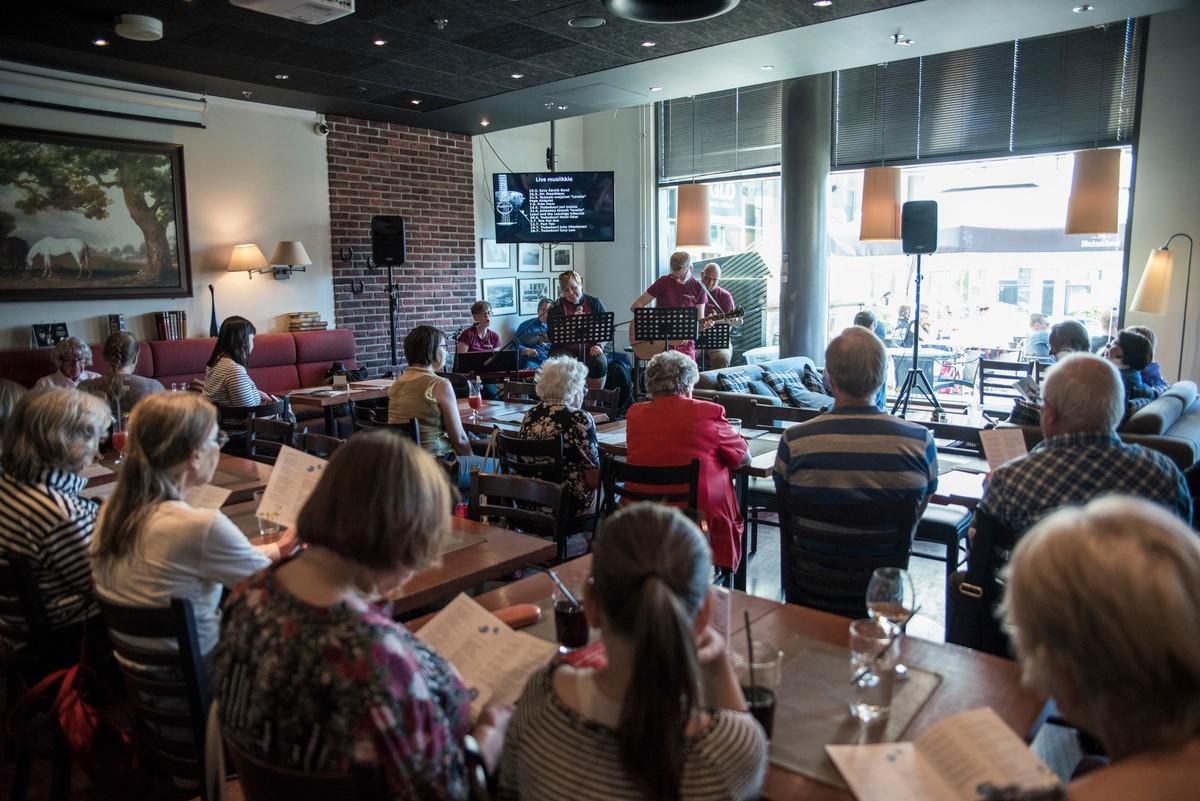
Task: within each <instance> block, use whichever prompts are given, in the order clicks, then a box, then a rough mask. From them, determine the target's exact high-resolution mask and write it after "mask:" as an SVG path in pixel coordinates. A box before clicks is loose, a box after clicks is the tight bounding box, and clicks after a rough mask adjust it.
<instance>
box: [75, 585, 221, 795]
mask: <svg viewBox="0 0 1200 801" xmlns="http://www.w3.org/2000/svg"><path fill="white" fill-rule="evenodd" d="M98 600H99V602H100V611H101V612H102V613H103V614H104V622H105V623H106V624H107V626H108V631H109V634H110V635H111V639H112V643H113V651H115V652H116V654H117V655H118V656H119V657H121V659H122V660H124V661H121V663H120V664H121V673H122V674H124V676H125V686H126V688H127V689H128V691H129V701H130V703H131V704H132V706H133V714H134V719H135V721H136V723H137V732H138V740H139V744H140V745H142V746H144V751H145V752H146V753H147V755H148V756H150V757H151V758H152V759H153V760H155V761H157V762H158V764H160V765H161V766H162V767H163V769H164V770H166V772H167V773H168V775H169V776H171V777H173V778H175V779H178V780H182V781H183V782H186V783H189V784H192V783H198V785H199V787H200V798H201V799H202V801H209V799H208V794H207V789H206V788H205V782H204V777H205V759H204V731H205V724H206V722H207V713H208V705H209V700H210V698H209V693H208V687H207V684H206V683H205V675H204V668H203V664H202V659H203V657H202V655H201V654H200V646H199V643H198V641H197V638H196V619H195V616H194V615H193V612H192V603H191V601H187V600H184V599H182V598H172V599H171V605H170V606H169V607H163V608H146V607H136V606H124V605H121V604H115V603H112V602H110V601H105V600H104V599H103V598H99V599H98ZM131 637H138V638H151V639H168V640H174V641H175V644H176V645H177V647H178V650H175V651H169V650H166V649H161V648H160V649H152V648H145V647H142V646H138V645H132V644H130V641H129V639H128V638H131ZM127 662H132V663H134V664H135V665H143V666H145V669H139V668H137V667H132V666H130V665H129V664H127ZM184 734H186V735H190V741H188V740H187V739H184V737H183V735H184Z"/></svg>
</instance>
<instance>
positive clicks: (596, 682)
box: [500, 503, 767, 801]
mask: <svg viewBox="0 0 1200 801" xmlns="http://www.w3.org/2000/svg"><path fill="white" fill-rule="evenodd" d="M611 523H612V525H606V526H605V527H604V536H603V537H600V538H598V539H597V540H596V546H595V554H594V556H593V562H592V578H591V580H590V581H589V583H588V584H587V586H586V587H585V590H584V611H585V612H586V613H587V618H588V623H589V624H590V625H591V626H592V627H594V628H598V629H600V632H601V637H602V638H603V640H604V646H605V649H606V652H607V658H608V664H607V666H606V667H603V668H600V669H596V670H592V669H577V668H572V667H570V666H568V665H558V666H554V665H551V666H549V667H546V668H543V669H542V670H540V671H538V672H537V673H535V674H534V675H533V676H532V677H530V679H529V683H528V684H527V685H526V686H525V691H524V692H523V693H522V695H521V699H520V700H519V701H518V702H517V708H516V712H515V714H514V716H513V721H512V725H511V726H510V727H509V730H508V736H507V738H506V740H505V743H504V755H503V757H502V759H501V765H500V796H501V798H503V799H520V800H521V801H542V799H546V801H549V800H550V799H561V798H588V799H593V801H596V800H598V801H624V800H625V799H630V801H632V799H654V801H708V799H713V801H716V800H717V799H720V800H721V801H737V800H738V799H746V798H756V797H757V796H758V793H759V790H760V789H761V787H762V782H763V776H764V774H765V772H766V767H767V742H766V737H765V735H764V733H763V730H762V728H761V727H760V726H759V725H758V723H757V722H756V721H755V720H754V718H752V717H751V716H750V714H749V713H747V712H746V711H745V709H746V706H745V703H744V701H743V700H742V694H741V691H740V689H739V688H738V683H737V680H736V679H735V678H734V673H733V666H732V665H731V664H730V661H729V657H728V655H727V653H726V651H725V642H724V640H723V638H722V637H721V635H719V634H717V633H716V632H715V631H714V630H713V629H712V628H711V627H710V626H709V622H710V620H711V617H712V605H711V602H710V600H709V593H708V582H709V577H710V576H711V574H712V567H711V565H712V554H711V553H710V551H709V548H708V544H707V543H706V542H705V540H704V537H703V535H702V534H701V533H700V531H699V530H698V529H697V528H696V527H695V525H693V524H692V523H691V521H689V520H688V519H687V518H686V517H684V516H683V514H682V513H681V512H679V511H678V510H676V509H673V508H671V507H667V506H662V505H656V504H646V503H643V504H634V505H632V506H629V507H627V508H625V509H623V510H622V511H621V512H619V513H618V514H617V515H616V516H615V517H613V518H612V520H611Z"/></svg>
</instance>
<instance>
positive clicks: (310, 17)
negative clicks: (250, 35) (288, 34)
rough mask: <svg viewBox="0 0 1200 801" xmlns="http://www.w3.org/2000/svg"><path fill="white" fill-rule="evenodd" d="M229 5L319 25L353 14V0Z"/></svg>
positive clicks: (259, 0)
mask: <svg viewBox="0 0 1200 801" xmlns="http://www.w3.org/2000/svg"><path fill="white" fill-rule="evenodd" d="M229 2H230V4H231V5H235V6H241V7H242V8H248V9H250V10H251V11H259V12H262V13H263V14H270V15H271V16H274V17H283V18H284V19H290V20H295V21H296V22H303V23H306V24H308V25H321V24H324V23H326V22H330V21H332V20H335V19H340V18H342V17H344V16H346V15H347V14H353V13H354V0H229Z"/></svg>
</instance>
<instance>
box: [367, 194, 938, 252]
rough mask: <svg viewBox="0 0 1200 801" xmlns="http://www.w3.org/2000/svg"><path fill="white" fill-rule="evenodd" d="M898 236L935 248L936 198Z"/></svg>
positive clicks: (910, 205) (906, 212) (904, 220)
mask: <svg viewBox="0 0 1200 801" xmlns="http://www.w3.org/2000/svg"><path fill="white" fill-rule="evenodd" d="M900 238H901V240H902V241H903V243H904V252H905V253H933V252H934V251H935V250H937V201H936V200H910V201H908V202H907V203H905V204H904V206H903V208H902V209H901V211H900ZM376 258H378V257H376Z"/></svg>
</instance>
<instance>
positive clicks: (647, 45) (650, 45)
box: [642, 39, 658, 47]
mask: <svg viewBox="0 0 1200 801" xmlns="http://www.w3.org/2000/svg"><path fill="white" fill-rule="evenodd" d="M656 44H658V42H652V41H650V40H649V39H647V40H646V41H644V42H642V47H654V46H655V45H656Z"/></svg>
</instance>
